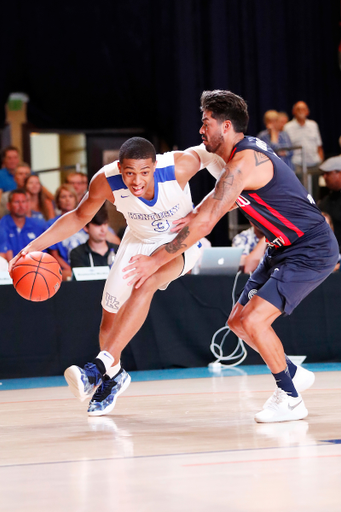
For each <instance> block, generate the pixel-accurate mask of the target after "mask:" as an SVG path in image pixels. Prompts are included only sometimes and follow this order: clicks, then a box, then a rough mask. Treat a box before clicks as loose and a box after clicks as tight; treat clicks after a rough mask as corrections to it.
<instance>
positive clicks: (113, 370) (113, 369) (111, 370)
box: [107, 361, 121, 379]
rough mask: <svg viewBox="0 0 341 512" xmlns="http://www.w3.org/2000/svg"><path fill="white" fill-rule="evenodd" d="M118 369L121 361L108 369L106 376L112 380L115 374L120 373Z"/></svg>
mask: <svg viewBox="0 0 341 512" xmlns="http://www.w3.org/2000/svg"><path fill="white" fill-rule="evenodd" d="M120 369H121V361H119V362H118V363H117V364H115V366H112V367H111V368H108V369H107V375H109V377H110V378H111V379H112V378H113V377H115V375H117V373H118V372H119V371H120Z"/></svg>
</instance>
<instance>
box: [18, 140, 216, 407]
mask: <svg viewBox="0 0 341 512" xmlns="http://www.w3.org/2000/svg"><path fill="white" fill-rule="evenodd" d="M224 165H225V163H224V161H223V160H222V159H221V158H220V157H219V156H218V155H215V154H213V153H208V152H207V151H206V150H205V148H204V147H203V146H198V147H195V148H190V149H188V150H186V151H184V152H180V151H175V152H170V153H166V154H164V155H157V156H156V153H155V148H154V146H153V145H152V144H151V143H150V142H149V141H147V140H146V139H143V138H141V137H133V138H132V139H129V140H128V141H126V142H125V143H124V144H123V145H122V147H121V149H120V154H119V161H116V162H113V163H111V164H109V165H106V166H104V167H103V168H102V169H101V170H100V171H98V173H97V174H95V176H94V177H93V179H92V180H91V183H90V187H89V192H88V193H87V194H86V195H85V197H84V198H83V200H82V201H81V203H80V204H79V205H78V207H77V208H76V209H75V210H73V211H72V212H69V213H66V214H65V215H63V216H62V217H61V218H60V219H59V220H57V221H56V222H55V223H54V224H53V225H52V226H51V227H50V228H49V229H48V230H47V231H45V232H44V233H43V234H42V235H41V236H40V237H38V238H36V239H35V240H33V241H32V242H31V243H30V244H29V245H27V246H26V248H25V249H23V250H22V251H21V253H19V254H18V255H17V256H16V257H15V258H14V259H13V260H12V261H11V263H10V268H9V270H10V271H11V269H12V267H13V265H14V264H15V261H16V259H17V258H18V257H19V256H20V255H21V254H27V253H29V252H32V251H42V250H44V249H46V248H47V247H50V246H51V245H54V244H56V243H57V242H60V241H61V240H63V239H65V238H68V237H69V236H71V235H72V234H73V233H75V232H77V231H79V230H80V229H81V228H83V227H84V226H85V225H86V224H87V223H89V222H90V221H91V219H92V218H93V216H94V215H95V214H96V212H97V211H98V210H99V208H100V207H101V206H102V205H103V203H104V202H105V200H108V201H110V202H112V203H114V204H115V205H116V207H117V209H118V210H119V211H120V212H122V213H123V215H124V216H125V219H126V221H127V229H126V231H125V234H124V237H123V240H122V242H121V244H120V247H119V250H118V253H117V255H116V258H115V262H114V265H113V267H112V268H111V271H110V274H109V277H108V279H107V281H106V284H105V287H104V292H103V298H102V308H103V315H102V322H101V327H100V332H99V343H100V348H101V351H100V353H99V354H98V356H97V357H96V358H95V359H94V361H93V362H92V363H88V364H86V365H85V367H84V368H80V367H78V366H75V365H73V366H71V367H69V368H67V370H66V371H65V378H66V380H67V382H68V384H69V386H70V389H71V391H72V392H73V394H74V395H75V396H76V397H77V398H79V399H80V400H85V399H86V398H90V397H91V395H93V397H92V399H91V401H90V404H89V408H88V413H89V415H91V416H101V415H103V414H107V413H108V412H110V411H111V410H112V409H113V408H114V406H115V402H116V399H117V397H118V396H119V395H120V394H121V393H122V392H123V391H125V389H126V388H127V387H128V386H129V383H130V376H129V375H128V373H127V372H126V371H125V370H124V369H123V368H121V365H120V355H121V351H122V350H123V348H124V347H125V346H126V345H127V343H128V342H129V341H130V340H131V338H132V337H133V336H134V335H135V334H136V333H137V332H138V330H139V329H140V327H141V326H142V325H143V323H144V321H145V319H146V317H147V314H148V311H149V306H150V303H151V300H152V297H153V295H154V293H155V291H156V290H158V289H161V290H164V289H165V288H167V286H168V284H169V283H170V282H171V281H173V280H174V279H177V278H178V277H180V276H182V275H184V274H186V273H187V272H188V271H189V270H191V269H192V268H193V266H194V265H195V263H196V261H197V259H198V257H199V255H200V249H199V247H200V244H194V245H193V246H192V247H190V248H189V249H188V250H187V251H185V252H184V254H183V255H182V254H181V255H179V257H178V258H175V259H173V260H172V261H171V262H170V263H169V264H167V265H164V266H162V267H161V268H160V270H159V271H158V272H156V273H155V274H154V275H153V276H152V277H151V278H150V279H149V280H148V281H147V282H146V283H145V285H144V286H142V287H141V288H139V289H138V290H134V289H133V286H132V285H129V284H128V283H127V280H124V279H123V276H124V274H123V271H122V269H123V268H125V267H126V266H127V265H128V263H129V260H130V258H131V257H132V256H135V255H136V254H143V255H146V256H149V255H151V254H153V253H154V252H155V251H156V250H158V249H159V248H160V247H161V246H163V245H165V244H166V243H168V242H170V241H172V240H173V239H174V238H175V236H176V233H175V232H172V231H171V229H172V224H173V223H174V221H178V222H180V223H181V220H180V219H182V218H183V217H185V216H186V215H188V214H189V213H190V212H191V211H192V209H193V207H192V199H191V194H190V190H189V186H188V181H189V179H190V178H191V177H192V176H194V175H195V174H196V173H197V172H198V171H199V170H200V169H203V168H205V167H206V168H207V169H208V170H209V171H210V172H211V174H213V175H214V176H215V177H218V176H219V174H220V172H221V170H222V169H223V167H224ZM131 294H133V295H135V300H138V301H139V303H140V304H142V303H143V304H144V305H145V307H144V308H143V313H142V314H141V309H140V308H139V309H138V312H137V309H136V308H131V307H130V306H129V304H130V300H131ZM96 388H97V389H96ZM95 390H96V392H95ZM94 392H95V393H94Z"/></svg>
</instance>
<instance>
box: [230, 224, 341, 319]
mask: <svg viewBox="0 0 341 512" xmlns="http://www.w3.org/2000/svg"><path fill="white" fill-rule="evenodd" d="M338 259H339V245H338V243H337V240H336V238H335V236H334V233H333V232H332V230H331V229H330V228H329V226H326V225H325V224H324V223H323V225H322V226H321V225H320V226H318V227H317V228H316V227H315V228H314V229H313V230H311V231H310V232H309V233H307V234H306V235H304V236H303V237H302V238H299V239H298V240H297V241H295V243H294V244H293V245H290V246H289V247H281V248H278V249H275V248H274V247H271V248H269V249H268V250H267V251H266V253H265V256H264V259H263V261H262V262H261V263H260V264H259V265H258V267H257V269H256V270H255V271H254V273H253V274H252V275H251V276H250V278H249V280H248V281H247V283H246V285H245V288H244V290H243V292H242V294H241V296H240V297H239V301H238V302H239V303H240V304H241V305H242V306H245V305H246V304H247V303H248V302H249V300H250V299H251V298H252V297H253V296H254V295H256V294H257V295H258V297H261V298H262V299H264V300H266V301H267V302H270V303H271V304H272V305H273V306H275V307H276V308H278V309H279V310H280V311H282V313H285V314H286V315H290V313H292V311H293V310H294V309H295V307H296V306H297V305H298V304H299V303H300V302H301V301H302V300H303V299H304V298H305V297H306V296H307V295H309V293H310V292H311V291H312V290H314V289H315V288H317V287H318V286H319V284H321V283H322V282H323V281H324V280H325V279H326V278H327V277H328V276H329V275H330V274H331V273H332V272H333V270H334V268H335V265H336V264H337V262H338Z"/></svg>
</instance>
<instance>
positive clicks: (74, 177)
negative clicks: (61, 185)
mask: <svg viewBox="0 0 341 512" xmlns="http://www.w3.org/2000/svg"><path fill="white" fill-rule="evenodd" d="M65 183H67V184H68V185H71V186H72V187H73V188H74V189H75V191H76V194H77V198H78V203H80V201H81V200H82V199H83V197H84V195H85V194H86V192H87V190H88V177H87V176H86V175H85V174H83V173H82V172H78V171H74V172H70V173H69V174H68V175H67V176H66V180H65Z"/></svg>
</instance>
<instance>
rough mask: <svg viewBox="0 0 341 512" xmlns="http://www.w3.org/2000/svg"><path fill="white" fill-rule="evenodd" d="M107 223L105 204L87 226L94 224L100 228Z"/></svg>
mask: <svg viewBox="0 0 341 512" xmlns="http://www.w3.org/2000/svg"><path fill="white" fill-rule="evenodd" d="M108 222H109V215H108V211H107V209H106V206H105V204H104V205H103V206H102V207H101V208H100V209H99V210H98V212H97V213H96V215H95V216H94V217H93V218H92V219H91V221H90V222H88V224H87V226H88V225H89V224H95V225H96V226H102V224H108Z"/></svg>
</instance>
